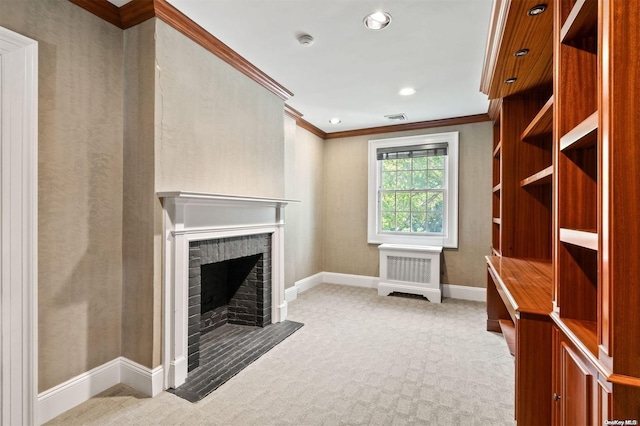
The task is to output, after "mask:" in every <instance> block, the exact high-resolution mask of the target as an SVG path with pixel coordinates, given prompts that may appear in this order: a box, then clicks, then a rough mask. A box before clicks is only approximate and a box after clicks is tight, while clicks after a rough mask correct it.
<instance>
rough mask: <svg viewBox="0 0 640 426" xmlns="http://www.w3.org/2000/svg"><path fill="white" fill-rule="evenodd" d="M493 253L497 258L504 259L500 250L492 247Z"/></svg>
mask: <svg viewBox="0 0 640 426" xmlns="http://www.w3.org/2000/svg"><path fill="white" fill-rule="evenodd" d="M491 253H493V255H494V256H496V257H502V253H500V252H499V251H498V250H496V249H494V248H493V247H491Z"/></svg>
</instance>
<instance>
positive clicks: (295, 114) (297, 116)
mask: <svg viewBox="0 0 640 426" xmlns="http://www.w3.org/2000/svg"><path fill="white" fill-rule="evenodd" d="M284 113H285V114H286V115H288V116H289V117H291V118H293V119H294V120H296V124H297V125H298V127H302V128H303V129H305V130H307V131H309V132H310V133H312V134H314V135H316V136H318V137H319V138H322V139H326V138H327V133H326V132H324V131H322V130H320V129H318V128H317V127H316V126H314V125H313V124H311V123H309V122H308V121H306V120H305V119H303V118H302V116H303V115H304V114H302V113H301V112H300V111H298V110H296V109H293V108H291V107H290V106H289V105H287V104H284Z"/></svg>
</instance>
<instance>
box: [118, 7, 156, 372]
mask: <svg viewBox="0 0 640 426" xmlns="http://www.w3.org/2000/svg"><path fill="white" fill-rule="evenodd" d="M154 34H155V19H152V20H149V21H146V22H144V23H142V24H140V25H138V26H136V27H133V28H130V29H128V30H126V31H125V32H124V77H125V81H124V88H125V93H126V94H127V95H126V96H125V118H124V182H125V185H124V201H123V220H122V222H123V225H122V259H123V265H122V266H123V276H122V277H123V280H122V286H123V287H122V291H123V298H122V322H123V328H122V329H123V333H122V355H123V356H125V357H127V358H129V359H131V360H133V361H135V362H138V363H140V364H142V365H147V366H151V365H157V364H159V363H160V353H159V350H158V352H157V353H156V354H155V358H154V352H153V347H154V344H153V342H154V340H158V339H160V336H159V335H156V334H157V333H154V330H155V327H158V328H160V327H159V325H158V326H156V323H158V324H159V323H160V320H159V318H158V315H159V311H160V308H158V309H157V310H158V313H156V315H154V312H155V310H156V308H155V304H154V301H155V299H156V298H160V299H161V297H160V296H161V293H160V292H159V291H158V294H156V289H155V287H154V272H155V270H154V268H153V261H154V247H153V245H154V223H155V222H154V206H155V203H156V202H157V201H156V196H155V188H154V185H155V183H154V181H155V176H154V158H155V153H154V148H155V145H154V143H155V140H154V114H155V78H154V76H155V71H154V70H155V40H154Z"/></svg>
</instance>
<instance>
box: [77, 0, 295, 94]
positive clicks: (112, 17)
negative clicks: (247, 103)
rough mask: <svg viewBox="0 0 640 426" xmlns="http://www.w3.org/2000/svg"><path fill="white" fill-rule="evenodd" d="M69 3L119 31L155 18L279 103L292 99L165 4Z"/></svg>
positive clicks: (154, 0)
mask: <svg viewBox="0 0 640 426" xmlns="http://www.w3.org/2000/svg"><path fill="white" fill-rule="evenodd" d="M69 1H70V2H72V3H74V4H76V5H78V6H80V7H81V8H83V9H85V10H87V11H89V12H91V13H93V14H94V15H96V16H98V17H100V18H102V19H104V20H105V21H107V22H109V23H111V24H113V25H115V26H117V27H118V28H122V29H123V30H124V29H127V28H131V27H133V26H136V25H138V24H140V23H142V22H144V21H146V20H148V19H151V18H153V17H157V18H158V19H161V20H162V21H163V22H165V23H166V24H168V25H170V26H171V27H173V28H174V29H176V30H178V31H179V32H181V33H182V34H184V35H185V36H187V37H188V38H190V39H191V40H193V41H195V42H196V43H198V44H199V45H200V46H202V47H204V48H205V49H206V50H208V51H209V52H211V53H213V54H214V55H216V56H217V57H219V58H220V59H222V60H223V61H225V62H226V63H228V64H229V65H231V66H232V67H234V68H235V69H237V70H238V71H240V72H241V73H243V74H244V75H246V76H247V77H249V78H250V79H252V80H253V81H255V82H256V83H258V84H260V85H261V86H262V87H264V88H266V89H267V90H269V91H270V92H272V93H273V94H275V95H276V96H278V97H279V98H280V99H282V100H284V101H286V100H287V99H289V98H291V97H292V96H293V93H291V92H290V91H289V90H287V89H286V88H285V87H284V86H282V85H281V84H280V83H278V82H277V81H275V80H274V79H273V78H271V77H269V76H268V75H267V74H265V73H264V72H262V71H261V70H260V69H259V68H257V67H256V66H255V65H253V64H252V63H251V62H249V61H247V60H246V59H245V58H243V57H242V56H240V55H239V54H238V53H237V52H236V51H234V50H233V49H231V48H230V47H229V46H227V45H226V44H224V43H223V42H221V41H220V40H219V39H217V38H216V37H214V36H213V35H211V34H210V33H209V32H208V31H207V30H205V29H204V28H202V27H201V26H200V25H198V24H196V23H195V22H193V21H192V20H191V19H189V18H188V17H187V16H186V15H184V14H183V13H182V12H180V11H179V10H178V9H176V8H175V7H173V6H172V5H170V4H169V3H168V2H167V1H166V0H133V1H131V2H129V3H127V4H125V5H124V6H122V7H120V8H118V7H116V6H114V5H113V4H112V3H109V2H108V1H107V0H69Z"/></svg>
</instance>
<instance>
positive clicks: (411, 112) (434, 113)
mask: <svg viewBox="0 0 640 426" xmlns="http://www.w3.org/2000/svg"><path fill="white" fill-rule="evenodd" d="M116 1H120V2H126V0H112V2H114V3H115V2H116ZM168 1H169V2H170V3H171V4H172V5H173V6H175V7H176V8H177V9H179V10H180V11H181V12H182V13H184V14H185V15H187V16H188V17H189V18H191V19H192V20H193V21H195V22H196V23H198V24H199V25H200V26H202V27H204V28H205V29H206V30H207V31H209V32H210V33H211V34H213V35H214V36H215V37H217V38H218V39H220V40H221V41H222V42H224V43H225V44H227V45H228V46H229V47H230V48H232V49H233V50H235V51H236V52H237V53H239V54H240V55H241V56H243V57H244V58H245V59H247V60H248V61H249V62H251V63H252V64H254V65H255V66H256V67H258V68H259V69H261V70H262V71H263V72H265V73H266V74H267V75H269V76H270V77H272V78H273V79H275V80H276V81H277V82H278V83H280V84H281V85H283V86H284V87H286V88H287V89H289V90H290V91H292V92H293V93H294V96H293V97H292V98H291V99H289V100H288V101H287V104H288V105H290V106H291V107H292V108H294V109H296V110H298V111H300V112H301V113H302V114H303V115H304V117H303V118H304V119H305V120H306V121H308V122H309V123H311V124H313V125H314V126H316V127H318V128H319V129H321V130H323V131H325V132H327V133H331V132H336V131H343V130H353V129H362V128H369V127H378V126H386V125H389V124H399V122H397V121H389V120H388V119H386V118H385V117H384V116H385V115H389V114H397V113H405V114H406V115H407V117H408V120H407V121H404V123H412V122H418V121H427V120H436V119H442V118H451V117H459V116H465V115H472V114H482V113H486V112H487V108H488V105H489V102H488V100H487V97H486V95H483V94H481V93H480V90H479V87H480V74H481V72H482V65H483V60H484V54H485V46H486V40H487V32H488V29H489V19H490V13H491V5H492V0H168ZM376 10H384V11H387V12H388V13H390V14H391V15H392V17H393V20H392V22H391V24H390V25H389V26H388V27H387V28H386V29H384V30H382V31H371V30H368V29H366V28H365V27H364V25H363V19H364V17H365V15H366V14H368V13H370V12H373V11H376ZM303 33H306V34H310V35H311V36H313V38H314V39H315V40H314V43H313V44H312V45H311V46H302V45H301V44H299V43H298V41H297V36H298V35H300V34H303ZM406 86H411V87H414V88H415V89H416V90H417V93H416V94H415V95H413V96H408V97H405V96H400V95H399V94H398V91H399V90H400V89H401V88H403V87H406ZM332 117H339V118H340V119H341V120H342V122H341V123H340V124H337V125H332V124H330V123H329V119H331V118H332Z"/></svg>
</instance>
